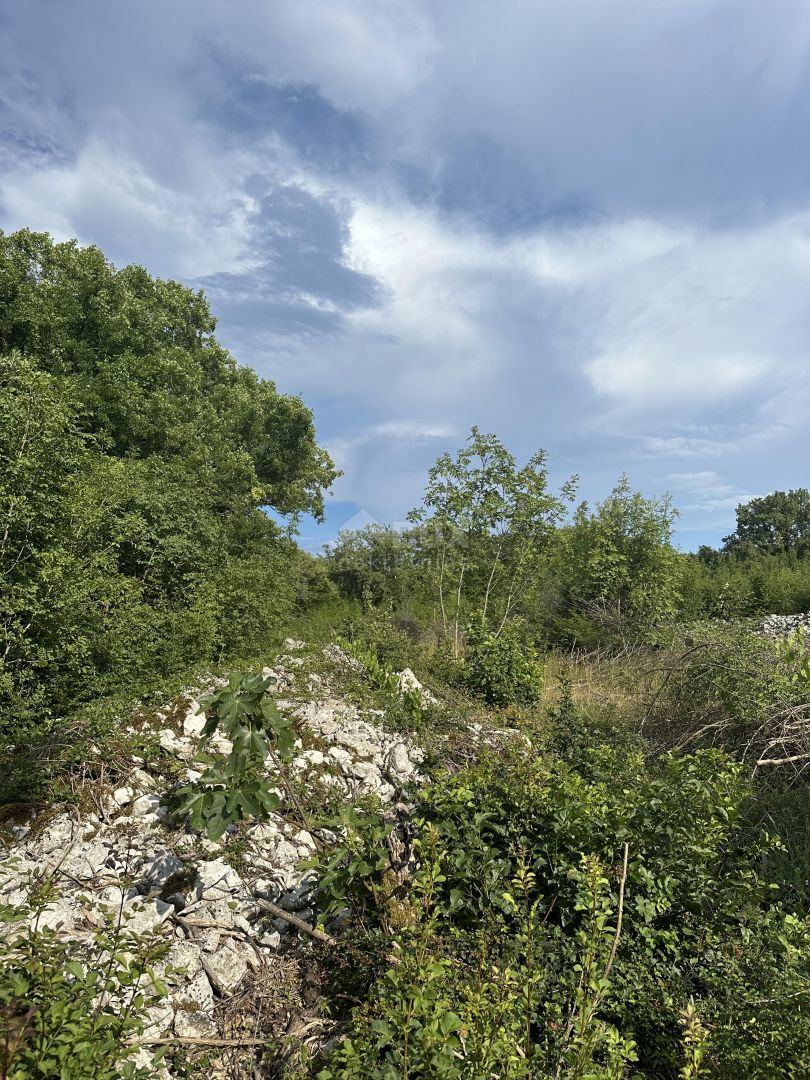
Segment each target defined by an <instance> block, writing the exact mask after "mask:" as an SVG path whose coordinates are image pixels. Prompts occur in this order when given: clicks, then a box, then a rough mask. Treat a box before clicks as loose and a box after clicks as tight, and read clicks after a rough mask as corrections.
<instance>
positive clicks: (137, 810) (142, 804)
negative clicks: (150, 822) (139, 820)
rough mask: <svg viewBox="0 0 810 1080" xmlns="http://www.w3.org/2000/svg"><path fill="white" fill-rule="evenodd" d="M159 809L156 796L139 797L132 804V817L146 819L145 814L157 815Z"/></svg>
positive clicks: (158, 800)
mask: <svg viewBox="0 0 810 1080" xmlns="http://www.w3.org/2000/svg"><path fill="white" fill-rule="evenodd" d="M159 809H160V798H159V796H157V795H139V796H138V798H137V799H136V800H135V802H134V803H133V804H132V813H133V816H134V817H146V815H147V814H155V815H156V814H157V812H158V810H159Z"/></svg>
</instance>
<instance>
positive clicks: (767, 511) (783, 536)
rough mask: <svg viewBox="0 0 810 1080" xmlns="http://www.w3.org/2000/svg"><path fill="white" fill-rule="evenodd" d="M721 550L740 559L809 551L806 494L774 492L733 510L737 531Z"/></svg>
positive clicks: (809, 500) (809, 518) (809, 505)
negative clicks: (751, 556) (764, 554)
mask: <svg viewBox="0 0 810 1080" xmlns="http://www.w3.org/2000/svg"><path fill="white" fill-rule="evenodd" d="M723 549H724V551H726V552H733V553H734V554H737V555H740V556H746V555H747V554H753V553H756V552H765V553H767V554H777V553H779V552H784V551H791V550H793V551H796V552H798V553H800V554H802V553H804V554H806V553H807V552H810V491H808V490H807V488H797V489H796V490H795V491H774V492H772V493H771V494H770V495H765V496H764V497H763V498H761V499H752V500H751V501H750V502H747V503H743V504H741V505H740V506H738V507H737V528H736V529H735V531H734V532H733V533H732V534H731V535H730V536H726V537H724V538H723Z"/></svg>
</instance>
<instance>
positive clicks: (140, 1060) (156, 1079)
mask: <svg viewBox="0 0 810 1080" xmlns="http://www.w3.org/2000/svg"><path fill="white" fill-rule="evenodd" d="M127 1061H131V1062H132V1064H133V1065H134V1066H135V1068H136V1069H142V1070H145V1072H146V1075H147V1076H151V1077H153V1080H171V1074H170V1073H169V1070H168V1069H167V1068H166V1066H165V1065H164V1064H163V1062H162V1061H159V1062H156V1061H155V1059H154V1056H153V1055H152V1054H150V1053H149V1051H148V1050H147V1049H146V1048H145V1047H143V1046H142V1047H141V1048H140V1049H139V1050H136V1051H135V1053H134V1054H132V1055H131V1056H130V1057H128V1058H127Z"/></svg>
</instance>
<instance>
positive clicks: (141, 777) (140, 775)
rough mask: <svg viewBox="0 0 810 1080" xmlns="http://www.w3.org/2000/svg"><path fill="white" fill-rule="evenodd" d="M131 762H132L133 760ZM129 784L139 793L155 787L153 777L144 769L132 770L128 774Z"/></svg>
mask: <svg viewBox="0 0 810 1080" xmlns="http://www.w3.org/2000/svg"><path fill="white" fill-rule="evenodd" d="M132 760H133V761H134V760H135V758H133V759H132ZM141 760H142V759H141ZM129 782H130V784H132V785H133V787H135V788H137V789H138V790H140V791H150V790H151V789H152V788H153V787H154V786H155V780H154V777H152V776H150V775H149V773H148V772H146V771H145V770H144V769H133V770H132V772H131V773H130V774H129Z"/></svg>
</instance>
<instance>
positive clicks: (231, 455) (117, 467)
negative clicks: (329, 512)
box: [0, 231, 335, 747]
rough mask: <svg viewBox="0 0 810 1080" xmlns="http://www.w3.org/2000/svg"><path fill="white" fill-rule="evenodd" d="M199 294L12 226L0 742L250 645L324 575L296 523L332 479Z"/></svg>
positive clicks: (289, 406) (299, 408) (5, 243)
mask: <svg viewBox="0 0 810 1080" xmlns="http://www.w3.org/2000/svg"><path fill="white" fill-rule="evenodd" d="M214 329H215V320H214V318H213V316H212V315H211V313H210V311H209V308H208V305H207V302H206V300H205V297H204V296H203V295H202V293H195V292H192V291H191V290H189V289H187V288H185V287H183V286H181V285H179V284H177V283H176V282H172V281H161V280H159V279H156V278H153V277H151V276H150V275H149V274H147V273H146V271H145V270H143V269H142V268H140V267H138V266H128V267H125V268H124V269H123V270H117V269H116V268H114V267H113V266H112V265H111V264H110V263H109V262H108V261H107V260H106V259H105V258H104V256H103V255H102V253H101V252H100V251H99V250H98V249H96V248H92V247H90V248H80V247H79V246H78V245H77V244H75V243H74V242H70V243H65V244H55V243H53V242H52V241H51V240H50V238H49V237H47V236H46V235H42V234H36V233H31V232H28V231H22V232H19V233H15V234H13V235H9V236H3V235H0V461H2V463H3V466H2V469H0V640H2V645H1V646H0V743H2V744H5V746H6V747H8V746H9V744H15V745H18V746H19V745H21V744H30V742H31V741H32V740H37V739H41V738H43V737H45V736H47V733H48V732H49V731H51V730H55V728H56V726H57V721H58V724H59V725H62V724H64V721H65V717H67V716H69V715H70V714H71V713H72V712H73V711H75V710H76V709H77V707H79V706H80V705H81V704H82V703H86V702H91V701H93V700H94V699H97V698H99V697H103V696H105V695H110V694H115V693H118V692H121V691H124V690H126V691H127V692H128V693H130V694H131V695H132V696H133V697H134V696H135V695H137V694H138V693H140V692H142V691H145V690H146V689H148V688H149V687H150V686H154V685H156V684H158V683H159V682H160V681H161V680H165V679H166V677H167V676H168V675H170V674H172V673H175V672H178V671H181V670H184V669H188V668H191V667H193V666H195V665H199V664H206V665H210V664H211V663H216V662H221V661H224V660H226V659H228V658H230V657H235V656H239V655H246V654H250V655H256V654H257V653H258V652H260V651H261V650H262V649H265V648H268V647H269V646H270V644H271V643H272V642H273V641H274V640H277V639H278V636H279V635H280V634H281V632H282V630H283V628H284V626H285V624H286V621H287V620H288V619H289V617H290V614H291V612H292V611H293V609H294V608H295V605H296V604H300V603H301V602H302V598H303V597H304V596H305V594H306V591H307V588H308V587H309V585H310V584H314V585H315V586H316V588H315V591H316V592H317V591H318V590H317V585H318V578H317V574H316V573H315V572H314V571H311V570H310V569H309V567H308V565H307V559H306V557H305V556H304V555H303V554H302V553H301V552H300V551H299V550H298V549H297V547H296V546H295V544H294V542H293V541H292V539H291V537H290V535H289V532H288V530H286V529H283V528H281V527H280V526H278V525H276V524H274V522H273V521H271V519H270V518H269V517H268V516H267V514H266V513H265V512H264V508H266V507H272V508H273V509H275V510H276V511H278V512H279V514H281V515H286V516H287V520H288V521H289V522H290V523H291V524H294V523H295V520H296V517H297V515H298V514H300V513H301V512H303V511H308V512H311V513H314V514H315V515H316V516H317V515H320V514H321V512H322V509H323V501H322V492H323V489H324V488H325V487H326V486H328V484H329V483H330V482H331V481H332V479H333V478H334V476H335V470H334V469H333V467H332V464H331V462H330V461H329V459H328V457H327V456H326V454H325V453H324V452H323V451H322V450H320V449H319V448H318V446H317V444H316V442H315V433H314V427H313V421H312V416H311V413H310V412H309V410H308V409H307V408H306V407H305V406H304V405H303V403H302V402H301V401H300V400H299V399H297V398H294V397H288V396H285V395H282V394H279V393H278V392H277V391H276V389H275V386H274V385H273V383H272V382H269V381H267V380H263V379H260V378H259V377H258V376H257V375H256V374H255V373H254V372H253V371H252V370H251V369H249V368H246V367H240V366H239V365H237V363H236V362H235V361H234V359H233V358H232V357H231V356H230V355H229V353H228V352H227V351H226V350H225V349H223V348H222V347H221V346H220V345H219V344H218V342H217V340H216V338H215V336H214Z"/></svg>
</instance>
